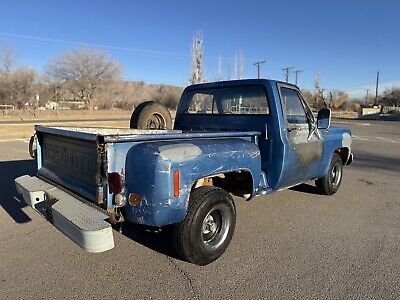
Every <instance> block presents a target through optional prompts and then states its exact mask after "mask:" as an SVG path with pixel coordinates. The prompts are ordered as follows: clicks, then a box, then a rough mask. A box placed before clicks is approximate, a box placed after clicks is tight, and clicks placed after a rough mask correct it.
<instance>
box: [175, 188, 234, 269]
mask: <svg viewBox="0 0 400 300" xmlns="http://www.w3.org/2000/svg"><path fill="white" fill-rule="evenodd" d="M235 225H236V209H235V204H234V202H233V199H232V197H231V195H230V194H229V193H227V192H226V191H225V190H223V189H220V188H217V187H213V186H203V187H199V188H197V189H195V190H194V191H192V194H191V196H190V200H189V208H188V213H187V216H186V218H185V220H183V221H182V222H181V223H179V224H177V225H175V228H174V234H173V235H174V245H175V249H176V251H177V252H178V254H179V255H180V256H181V257H182V258H184V259H186V260H187V261H189V262H191V263H194V264H197V265H207V264H209V263H211V262H213V261H214V260H216V259H217V258H218V257H220V256H221V255H222V254H223V253H224V252H225V250H226V248H227V247H228V245H229V243H230V241H231V239H232V236H233V232H234V230H235Z"/></svg>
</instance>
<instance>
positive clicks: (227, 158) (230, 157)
mask: <svg viewBox="0 0 400 300" xmlns="http://www.w3.org/2000/svg"><path fill="white" fill-rule="evenodd" d="M175 170H178V171H179V172H180V195H179V197H175V196H174V194H173V190H174V189H173V172H174V171H175ZM240 170H242V171H248V172H250V174H251V175H252V178H253V191H254V193H255V190H256V189H257V188H258V184H259V182H260V173H261V156H260V151H259V148H258V146H257V145H256V144H254V143H252V142H250V141H246V140H243V139H238V138H225V139H192V140H181V141H174V142H172V141H160V142H149V143H141V144H138V145H136V146H132V147H131V149H130V150H129V152H128V154H127V159H126V178H127V179H128V181H127V183H126V184H127V191H128V193H135V194H137V195H139V196H140V197H141V199H142V202H141V204H140V205H139V206H129V205H128V206H127V207H126V214H127V218H128V220H130V221H132V222H135V223H141V224H147V225H152V226H163V225H167V224H172V223H176V222H179V221H181V220H183V219H184V218H185V216H186V212H187V205H188V199H189V193H190V191H191V188H192V185H193V184H194V183H195V182H196V180H198V179H200V178H203V177H206V176H210V175H214V174H219V173H227V172H233V171H240Z"/></svg>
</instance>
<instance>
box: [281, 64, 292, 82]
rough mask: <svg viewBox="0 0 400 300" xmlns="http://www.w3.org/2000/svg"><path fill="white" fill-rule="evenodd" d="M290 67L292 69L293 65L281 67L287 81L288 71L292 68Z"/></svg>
mask: <svg viewBox="0 0 400 300" xmlns="http://www.w3.org/2000/svg"><path fill="white" fill-rule="evenodd" d="M292 69H294V67H286V68H283V69H282V71H283V72H285V80H286V82H288V81H289V71H290V70H292Z"/></svg>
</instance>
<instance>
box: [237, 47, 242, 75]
mask: <svg viewBox="0 0 400 300" xmlns="http://www.w3.org/2000/svg"><path fill="white" fill-rule="evenodd" d="M236 61H237V65H238V79H242V78H243V72H244V53H243V50H239V53H237V54H236Z"/></svg>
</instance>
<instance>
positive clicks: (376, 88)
mask: <svg viewBox="0 0 400 300" xmlns="http://www.w3.org/2000/svg"><path fill="white" fill-rule="evenodd" d="M378 86H379V71H377V72H376V86H375V102H374V105H377V104H378Z"/></svg>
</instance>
